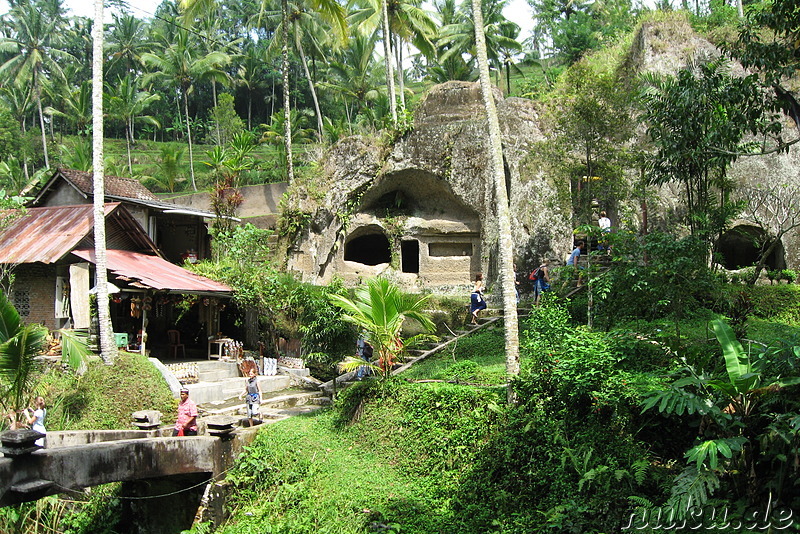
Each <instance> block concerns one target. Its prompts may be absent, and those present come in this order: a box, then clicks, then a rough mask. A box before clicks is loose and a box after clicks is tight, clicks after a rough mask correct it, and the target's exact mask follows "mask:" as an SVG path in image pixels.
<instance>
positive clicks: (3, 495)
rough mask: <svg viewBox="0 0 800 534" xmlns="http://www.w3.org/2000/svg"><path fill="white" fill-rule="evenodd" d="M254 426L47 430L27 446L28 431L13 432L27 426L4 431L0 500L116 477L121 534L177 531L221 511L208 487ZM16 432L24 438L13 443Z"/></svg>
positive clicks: (19, 499) (76, 488)
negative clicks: (194, 430)
mask: <svg viewBox="0 0 800 534" xmlns="http://www.w3.org/2000/svg"><path fill="white" fill-rule="evenodd" d="M257 430H258V427H253V428H237V429H233V427H232V426H231V428H230V429H229V430H228V431H226V432H223V433H221V434H220V435H219V436H205V435H203V436H194V437H175V438H173V437H162V435H163V434H166V433H169V432H170V429H162V430H147V431H142V430H130V431H97V430H89V431H82V432H49V433H48V434H47V448H45V449H36V448H35V447H32V446H31V445H32V439H31V436H30V435H27V437H28V439H27V440H25V439H24V436H26V435H23V434H12V433H13V432H23V433H24V432H28V433H30V432H32V431H29V430H23V431H10V432H6V433H4V434H2V435H0V439H2V443H3V452H4V455H5V456H4V457H0V506H8V505H12V504H18V503H22V502H27V501H33V500H37V499H39V498H41V497H44V496H47V495H53V494H59V493H70V492H75V491H83V490H84V489H85V488H89V487H93V486H97V485H100V484H107V483H110V482H123V485H122V488H121V490H120V496H119V497H120V499H121V500H122V502H123V517H122V518H121V519H122V521H123V524H126V523H127V524H128V525H131V527H130V529H129V530H127V531H128V532H143V533H144V532H151V533H159V532H163V533H168V532H169V533H173V532H174V533H177V532H180V531H181V530H184V529H188V528H189V527H190V526H191V524H192V521H193V520H194V519H195V515H196V514H197V513H198V509H201V510H202V509H204V508H205V509H207V510H208V512H207V517H204V518H203V519H204V520H212V521H213V520H215V517H214V516H216V514H221V513H222V510H221V500H220V502H218V503H215V502H213V501H214V498H213V496H212V497H209V490H210V488H211V487H212V486H213V483H214V482H215V481H216V480H217V478H218V477H220V475H222V474H223V473H224V472H225V470H226V469H227V468H229V467H230V466H231V465H232V464H233V460H234V459H235V457H236V456H237V455H238V454H239V453H240V452H241V450H242V448H243V446H244V445H246V444H248V443H249V442H251V441H252V440H253V438H254V437H255V434H256V432H257ZM34 434H37V433H34ZM37 435H38V434H37ZM17 436H23V437H21V438H20V439H17V440H16V441H19V443H16V444H15V443H14V441H15V438H16V437H17ZM32 438H33V439H35V436H33V437H32ZM9 445H10V447H9ZM26 447H27V448H26ZM12 449H16V450H12ZM223 499H224V496H223ZM208 516H210V517H208ZM218 518H219V517H217V518H216V519H218Z"/></svg>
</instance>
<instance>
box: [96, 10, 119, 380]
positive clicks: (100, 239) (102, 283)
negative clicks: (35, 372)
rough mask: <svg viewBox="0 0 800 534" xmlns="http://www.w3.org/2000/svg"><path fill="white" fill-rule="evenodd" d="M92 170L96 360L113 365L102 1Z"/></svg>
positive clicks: (99, 13) (99, 19) (97, 43)
mask: <svg viewBox="0 0 800 534" xmlns="http://www.w3.org/2000/svg"><path fill="white" fill-rule="evenodd" d="M92 41H93V47H92V168H93V170H94V184H93V186H94V256H95V287H96V288H97V293H96V296H97V316H98V320H99V324H100V357H101V358H102V359H103V361H104V362H105V363H107V364H112V363H114V358H115V356H116V355H117V346H116V343H115V341H114V331H113V329H112V327H111V310H110V308H109V305H108V270H107V269H108V268H107V262H106V217H105V206H104V204H105V177H104V175H103V173H104V172H105V169H104V168H103V0H94V25H93V26H92Z"/></svg>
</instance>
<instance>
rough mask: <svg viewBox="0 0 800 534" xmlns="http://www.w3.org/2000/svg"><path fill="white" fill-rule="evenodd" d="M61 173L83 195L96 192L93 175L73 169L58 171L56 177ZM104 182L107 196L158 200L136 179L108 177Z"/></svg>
mask: <svg viewBox="0 0 800 534" xmlns="http://www.w3.org/2000/svg"><path fill="white" fill-rule="evenodd" d="M59 173H60V174H61V175H62V176H63V177H64V178H65V179H66V180H67V181H68V182H70V183H72V184H73V185H74V186H75V187H76V188H78V189H79V190H80V191H82V192H83V193H85V194H87V195H90V196H91V195H92V193H93V192H94V178H93V175H92V173H90V172H83V171H76V170H73V169H58V171H57V172H56V176H57V175H58V174H59ZM104 180H105V189H106V195H110V196H115V197H124V198H135V199H138V200H157V198H156V196H155V195H154V194H153V193H151V192H150V191H149V190H148V189H147V188H146V187H145V186H143V185H142V184H141V183H139V181H138V180H135V179H134V178H124V177H122V176H109V175H106V176H105V178H104Z"/></svg>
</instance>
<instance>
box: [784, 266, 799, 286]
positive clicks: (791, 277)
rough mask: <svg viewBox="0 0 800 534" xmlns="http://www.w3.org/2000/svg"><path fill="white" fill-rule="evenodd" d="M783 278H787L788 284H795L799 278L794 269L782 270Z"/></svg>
mask: <svg viewBox="0 0 800 534" xmlns="http://www.w3.org/2000/svg"><path fill="white" fill-rule="evenodd" d="M781 280H786V283H787V284H793V283H794V281H795V280H797V272H796V271H794V270H793V269H783V270H782V271H781Z"/></svg>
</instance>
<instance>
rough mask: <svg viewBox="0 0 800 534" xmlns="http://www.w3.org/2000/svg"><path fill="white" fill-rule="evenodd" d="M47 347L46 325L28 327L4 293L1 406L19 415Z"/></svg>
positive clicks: (0, 334)
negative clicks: (39, 358)
mask: <svg viewBox="0 0 800 534" xmlns="http://www.w3.org/2000/svg"><path fill="white" fill-rule="evenodd" d="M46 344H47V329H46V328H45V327H44V326H41V325H36V324H31V325H25V324H23V323H22V321H21V320H20V317H19V313H17V310H16V309H15V308H14V306H13V305H12V304H11V302H9V301H8V299H7V298H6V296H5V294H3V293H2V292H0V406H2V410H3V413H4V414H5V413H9V412H11V413H16V412H18V411H19V410H21V409H22V408H23V406H26V405H27V402H26V401H27V400H28V399H27V395H28V394H29V393H30V392H31V390H32V389H33V386H34V384H35V382H34V379H35V376H36V371H37V370H38V368H39V363H38V362H37V360H36V359H35V358H36V356H38V355H39V354H41V353H42V352H43V350H44V348H45V346H46Z"/></svg>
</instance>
